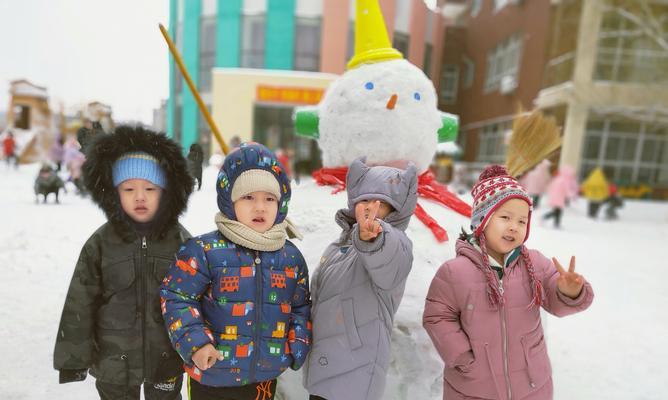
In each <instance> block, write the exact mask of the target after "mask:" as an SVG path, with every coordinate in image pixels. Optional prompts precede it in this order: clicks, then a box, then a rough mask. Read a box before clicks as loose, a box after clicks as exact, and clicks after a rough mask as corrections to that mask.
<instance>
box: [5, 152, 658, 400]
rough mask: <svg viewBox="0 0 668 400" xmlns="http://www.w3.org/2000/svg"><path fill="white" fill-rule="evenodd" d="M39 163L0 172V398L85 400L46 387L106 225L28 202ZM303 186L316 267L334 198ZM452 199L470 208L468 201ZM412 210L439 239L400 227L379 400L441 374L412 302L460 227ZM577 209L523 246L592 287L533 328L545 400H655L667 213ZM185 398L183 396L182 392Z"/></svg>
mask: <svg viewBox="0 0 668 400" xmlns="http://www.w3.org/2000/svg"><path fill="white" fill-rule="evenodd" d="M38 169H39V165H37V164H33V165H27V166H26V165H24V166H21V167H20V168H19V169H18V170H14V169H13V168H11V169H10V168H7V167H6V166H5V165H4V163H3V164H0V225H1V226H2V230H1V231H0V264H1V265H2V266H3V268H2V271H3V276H4V280H5V288H4V289H3V290H2V305H3V306H2V308H0V321H2V324H1V325H0V333H1V337H2V341H1V342H0V354H1V359H2V371H3V373H2V374H0V388H2V392H3V393H2V395H0V397H1V398H3V399H17V400H18V399H56V400H58V399H63V400H64V399H67V400H79V399H90V398H97V393H96V391H95V385H94V379H92V378H91V377H89V378H88V379H86V381H84V382H79V383H69V384H65V385H59V384H58V374H57V372H56V371H55V370H53V366H52V365H53V363H52V357H53V347H54V343H55V335H56V331H57V328H58V322H59V319H60V313H61V310H62V306H63V302H64V301H65V295H66V292H67V288H68V285H69V282H70V279H71V276H72V272H73V269H74V264H75V262H76V260H77V258H78V256H79V251H80V250H81V246H82V245H83V243H84V242H85V240H86V239H87V238H88V237H89V236H90V234H92V233H93V231H94V230H95V229H96V228H97V227H98V226H99V225H101V224H102V223H104V221H105V219H104V216H103V214H102V212H101V211H100V210H99V209H98V208H97V207H96V206H95V205H94V204H93V203H92V202H91V201H90V200H89V199H84V198H80V197H78V196H76V195H75V194H74V187H73V186H68V190H69V192H68V193H67V194H65V195H62V194H61V198H60V200H61V204H59V205H55V204H53V200H54V199H53V198H52V197H51V198H49V201H48V203H47V204H42V203H41V200H40V203H39V204H36V203H35V197H34V194H33V191H32V186H33V182H34V178H35V176H36V175H37V171H38ZM215 176H216V171H215V169H214V168H208V169H206V170H205V178H204V185H203V187H202V190H201V191H199V192H196V193H194V194H193V196H192V197H191V200H190V203H189V209H188V212H187V213H186V214H185V215H184V216H183V218H182V219H181V222H182V223H183V224H184V225H185V226H186V227H187V228H188V229H189V230H190V231H191V233H193V234H200V233H204V232H208V231H211V230H213V229H214V223H213V216H214V213H215V212H216V196H215V187H214V186H215V185H214V181H215ZM330 192H331V188H329V187H320V186H317V185H316V184H315V183H314V182H313V181H312V180H302V182H301V184H300V185H293V201H292V204H291V208H290V212H289V215H290V217H291V218H292V219H293V220H294V221H295V222H296V223H297V224H298V226H299V227H300V228H301V230H302V232H303V233H304V235H305V238H304V240H303V241H301V242H299V241H298V242H297V246H298V247H299V248H300V249H301V251H302V252H303V253H304V256H305V258H306V261H307V262H308V264H309V265H310V266H311V268H315V267H316V266H317V263H318V260H319V259H320V255H321V252H322V251H323V250H324V248H325V247H326V245H327V244H328V243H329V242H331V241H332V240H334V239H335V238H337V237H338V234H339V228H338V226H337V225H336V224H335V223H334V213H335V211H336V210H337V209H338V208H340V207H343V206H344V205H345V204H346V200H345V193H340V194H337V195H331V194H330ZM465 199H466V200H467V201H469V200H470V199H469V198H466V197H465ZM420 202H421V204H422V205H423V206H424V207H425V209H426V210H427V211H428V212H429V213H430V214H431V215H432V216H434V217H435V218H436V219H437V220H438V222H439V223H441V224H442V225H443V226H444V227H445V228H446V229H447V231H448V234H449V235H450V238H451V241H450V242H447V243H444V244H438V243H437V242H436V241H435V240H434V238H433V236H432V234H431V232H429V231H428V230H427V229H426V228H425V227H424V226H423V225H422V224H421V223H420V221H418V220H417V219H413V221H412V222H411V225H410V226H409V228H408V231H407V233H408V236H409V237H410V238H411V239H412V240H413V243H414V256H415V261H414V263H413V270H412V272H411V275H410V276H409V280H408V284H407V287H406V293H405V296H404V299H403V302H402V304H401V307H400V308H399V311H398V314H397V316H396V320H395V328H394V332H393V348H392V351H393V359H392V364H391V369H390V376H389V377H388V386H387V389H386V396H385V398H386V399H419V400H422V399H434V400H436V399H441V397H442V395H441V386H442V362H441V361H440V359H439V357H438V354H437V353H436V351H435V350H434V348H433V347H432V345H431V342H430V340H429V338H428V336H427V334H426V332H425V331H424V330H423V329H422V324H421V321H422V309H423V305H424V296H425V294H426V292H427V288H428V287H429V283H430V281H431V278H432V277H433V275H434V273H435V272H436V269H437V268H438V267H439V265H440V264H441V263H442V262H443V261H444V260H447V259H449V258H451V257H453V256H454V239H455V238H456V235H457V233H458V232H459V230H460V227H461V226H467V225H468V221H467V219H466V218H464V217H462V216H460V215H457V214H455V213H454V212H451V211H449V210H446V209H444V208H442V207H440V206H438V205H435V204H433V203H430V202H428V201H425V200H420ZM585 209H586V202H585V200H584V199H579V200H578V201H576V202H575V203H574V204H572V205H571V207H570V208H568V209H566V210H565V214H564V217H563V221H562V226H563V227H562V229H553V228H552V227H551V222H550V223H548V224H542V223H541V221H540V215H541V214H543V213H544V212H546V211H547V210H546V209H539V210H538V211H537V212H535V213H534V217H533V221H532V227H531V237H530V239H529V241H528V246H529V247H533V248H538V249H540V250H541V251H542V252H543V253H544V254H545V255H546V256H555V257H557V258H558V259H559V260H560V261H562V264H566V263H567V262H568V259H569V257H570V256H571V255H576V256H577V266H576V271H578V272H580V273H582V274H584V276H585V277H586V278H587V279H588V280H589V281H590V282H591V283H592V285H593V288H594V291H595V293H596V298H595V300H594V303H593V305H592V306H591V308H590V309H589V310H587V311H585V312H583V313H581V314H577V315H574V316H570V317H566V318H564V319H557V318H554V317H552V316H546V317H545V320H544V323H545V325H546V331H547V341H548V347H549V352H550V356H551V359H552V366H553V370H554V385H555V399H558V400H571V399H606V400H613V399H620V400H621V399H624V400H627V399H657V400H658V399H665V398H666V397H667V396H668V367H667V366H666V365H667V364H668V361H667V360H668V346H665V345H664V340H665V338H666V337H668V318H667V317H666V316H667V315H668V313H666V311H665V309H663V307H665V306H666V305H668V290H666V285H665V282H664V279H663V272H664V271H663V269H664V268H665V266H666V262H665V259H666V258H665V252H664V248H663V246H665V245H666V243H667V242H668V240H667V239H668V203H666V202H651V201H626V204H625V206H624V208H622V209H621V210H620V217H621V219H620V220H618V221H603V220H598V221H594V220H590V219H588V218H587V217H586V213H585ZM184 394H185V390H184ZM277 398H278V399H290V400H293V399H295V400H296V399H306V398H307V394H306V392H305V391H304V389H302V386H301V373H300V372H292V371H291V372H287V373H286V374H284V375H283V376H281V378H280V379H279V389H278V396H277Z"/></svg>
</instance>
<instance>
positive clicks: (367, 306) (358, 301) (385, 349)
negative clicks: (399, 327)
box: [304, 159, 417, 400]
mask: <svg viewBox="0 0 668 400" xmlns="http://www.w3.org/2000/svg"><path fill="white" fill-rule="evenodd" d="M346 187H347V191H348V208H346V209H342V210H339V211H338V212H337V213H336V222H337V223H338V224H339V225H340V226H341V228H343V232H342V234H341V237H340V238H339V240H338V241H336V242H334V243H332V244H331V245H329V247H328V248H327V249H326V250H325V252H324V254H323V256H322V258H321V260H320V266H319V267H318V269H316V271H315V273H314V275H313V277H312V279H311V285H312V286H311V289H312V296H313V297H312V301H313V303H312V309H311V318H312V320H313V344H312V348H311V352H310V353H309V356H308V358H307V360H306V363H305V364H304V387H305V388H306V389H307V390H308V391H309V393H310V395H311V399H323V398H324V399H327V400H339V399H341V400H343V399H345V400H376V399H380V398H382V396H383V391H384V388H385V378H386V375H387V369H388V365H389V362H390V335H391V332H392V323H393V320H394V314H395V313H396V311H397V308H398V307H399V303H400V302H401V298H402V296H403V294H404V288H405V285H406V278H407V277H408V273H409V272H410V270H411V265H412V263H413V244H412V243H411V241H410V240H409V239H408V237H407V236H406V234H405V232H404V230H405V229H406V227H407V226H408V222H409V221H410V218H411V216H412V215H413V212H414V211H415V205H416V202H417V172H416V169H415V167H414V166H413V165H412V164H411V165H409V167H408V169H407V170H405V171H404V170H401V169H397V168H392V167H385V166H376V167H369V166H367V165H365V164H364V162H363V160H359V159H358V160H355V161H354V162H353V164H352V165H351V166H350V168H349V170H348V176H347V177H346Z"/></svg>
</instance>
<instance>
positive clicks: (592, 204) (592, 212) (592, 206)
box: [587, 200, 602, 218]
mask: <svg viewBox="0 0 668 400" xmlns="http://www.w3.org/2000/svg"><path fill="white" fill-rule="evenodd" d="M601 204H602V203H601V202H600V201H591V200H590V201H589V210H588V212H587V214H588V215H589V217H590V218H596V217H598V209H599V208H601Z"/></svg>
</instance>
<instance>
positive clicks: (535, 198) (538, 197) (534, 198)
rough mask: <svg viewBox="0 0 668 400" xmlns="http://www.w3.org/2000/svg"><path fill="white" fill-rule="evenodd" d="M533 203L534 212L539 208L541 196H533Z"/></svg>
mask: <svg viewBox="0 0 668 400" xmlns="http://www.w3.org/2000/svg"><path fill="white" fill-rule="evenodd" d="M531 201H532V202H533V208H534V210H535V209H536V208H538V203H540V195H538V194H534V195H531Z"/></svg>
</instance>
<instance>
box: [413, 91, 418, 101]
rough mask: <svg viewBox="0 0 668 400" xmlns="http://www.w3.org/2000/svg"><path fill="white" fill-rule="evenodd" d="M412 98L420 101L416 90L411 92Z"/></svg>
mask: <svg viewBox="0 0 668 400" xmlns="http://www.w3.org/2000/svg"><path fill="white" fill-rule="evenodd" d="M413 98H414V99H415V100H417V101H420V93H418V92H415V93H413Z"/></svg>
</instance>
